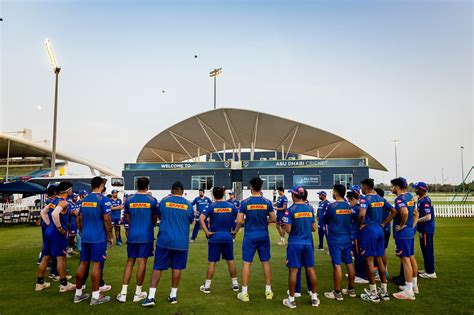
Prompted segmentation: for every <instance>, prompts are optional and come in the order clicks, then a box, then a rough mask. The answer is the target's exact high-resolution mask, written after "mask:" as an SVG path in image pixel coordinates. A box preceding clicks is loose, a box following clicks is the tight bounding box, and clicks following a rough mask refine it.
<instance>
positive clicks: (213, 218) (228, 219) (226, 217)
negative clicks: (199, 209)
mask: <svg viewBox="0 0 474 315" xmlns="http://www.w3.org/2000/svg"><path fill="white" fill-rule="evenodd" d="M238 212H239V210H237V208H236V207H235V205H234V204H233V203H230V202H227V201H217V202H214V203H212V204H210V205H209V207H207V208H206V209H205V210H204V211H203V213H202V214H203V215H204V216H205V217H206V218H209V231H211V232H215V233H216V234H214V235H212V236H211V237H210V238H209V243H228V242H232V240H233V238H232V234H231V232H232V226H233V224H234V222H235V218H236V217H237V213H238Z"/></svg>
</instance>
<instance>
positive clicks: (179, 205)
mask: <svg viewBox="0 0 474 315" xmlns="http://www.w3.org/2000/svg"><path fill="white" fill-rule="evenodd" d="M165 205H166V207H167V208H174V209H180V210H188V205H184V204H182V203H176V202H169V201H168V202H166V204H165Z"/></svg>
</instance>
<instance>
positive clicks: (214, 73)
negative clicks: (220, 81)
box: [209, 68, 222, 109]
mask: <svg viewBox="0 0 474 315" xmlns="http://www.w3.org/2000/svg"><path fill="white" fill-rule="evenodd" d="M221 74H222V68H216V69H214V70H212V71H211V72H209V77H211V78H214V109H216V81H217V80H216V79H217V77H218V76H219V75H221Z"/></svg>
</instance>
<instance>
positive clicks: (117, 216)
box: [110, 198, 122, 220]
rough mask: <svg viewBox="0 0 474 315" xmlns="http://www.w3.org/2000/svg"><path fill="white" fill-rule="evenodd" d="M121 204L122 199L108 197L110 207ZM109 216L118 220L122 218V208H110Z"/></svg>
mask: <svg viewBox="0 0 474 315" xmlns="http://www.w3.org/2000/svg"><path fill="white" fill-rule="evenodd" d="M120 205H122V200H121V199H119V198H117V199H114V198H110V207H117V206H120ZM110 217H111V218H112V220H120V219H121V218H122V210H120V209H118V210H112V209H111V212H110Z"/></svg>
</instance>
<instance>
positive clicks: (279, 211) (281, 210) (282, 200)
mask: <svg viewBox="0 0 474 315" xmlns="http://www.w3.org/2000/svg"><path fill="white" fill-rule="evenodd" d="M277 191H278V198H277V200H276V203H275V211H276V224H275V226H276V229H277V231H278V234H280V240H279V241H278V245H280V246H284V245H285V244H286V242H285V230H284V229H283V216H284V215H285V212H286V207H287V206H288V198H286V196H285V190H284V189H283V187H278V189H277Z"/></svg>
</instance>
